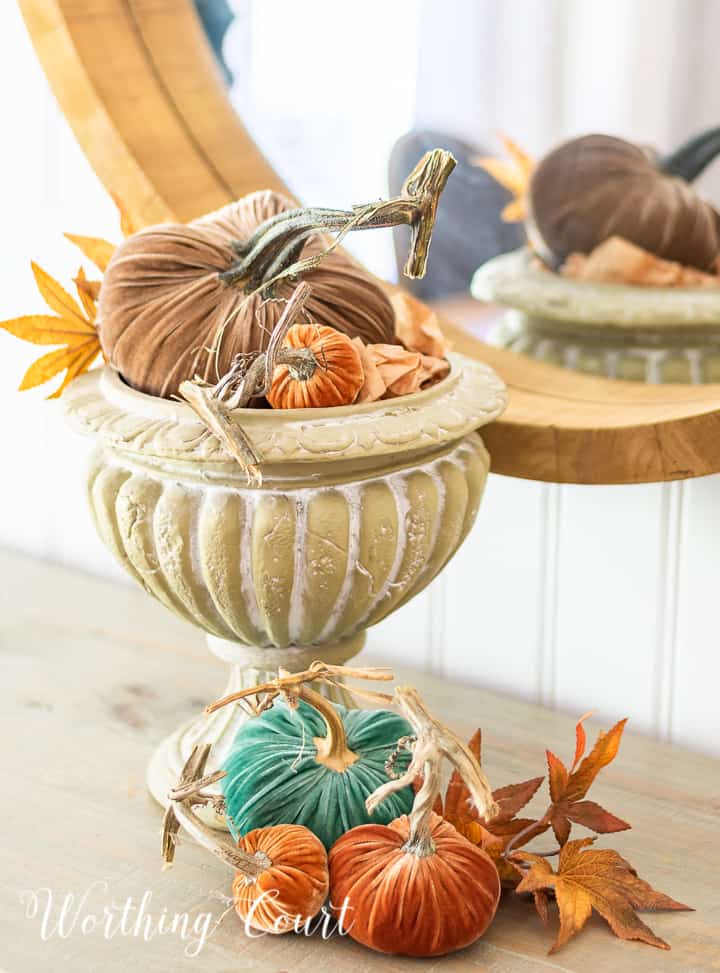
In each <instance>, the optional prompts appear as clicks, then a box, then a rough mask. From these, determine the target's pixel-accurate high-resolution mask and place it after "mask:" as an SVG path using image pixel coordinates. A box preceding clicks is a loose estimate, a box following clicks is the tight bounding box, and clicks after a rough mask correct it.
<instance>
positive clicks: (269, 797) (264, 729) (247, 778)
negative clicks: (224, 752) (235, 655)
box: [208, 670, 413, 848]
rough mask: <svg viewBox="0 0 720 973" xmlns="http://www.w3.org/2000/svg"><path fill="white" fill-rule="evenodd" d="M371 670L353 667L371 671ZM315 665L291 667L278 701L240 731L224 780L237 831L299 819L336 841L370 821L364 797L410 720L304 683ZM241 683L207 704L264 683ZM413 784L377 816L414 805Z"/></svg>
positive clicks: (382, 776)
mask: <svg viewBox="0 0 720 973" xmlns="http://www.w3.org/2000/svg"><path fill="white" fill-rule="evenodd" d="M369 671H371V670H353V672H355V673H356V672H369ZM314 678H316V675H315V673H314V672H312V671H311V672H308V673H297V674H295V675H293V676H290V675H288V676H287V680H292V681H291V682H288V681H287V680H286V681H285V682H284V683H283V679H282V677H281V678H280V679H279V680H278V681H277V686H279V687H280V691H279V692H276V696H280V698H279V699H276V701H275V704H274V705H273V706H272V708H269V709H265V710H264V711H263V712H261V713H260V715H258V716H257V717H256V718H254V719H251V720H248V722H247V723H245V724H244V725H243V726H241V728H240V730H239V731H238V733H237V736H236V738H235V742H234V745H233V749H232V751H231V753H230V756H229V757H228V758H227V760H226V761H225V764H224V766H223V769H224V770H225V772H226V773H225V776H224V777H223V779H222V782H221V788H222V792H223V794H224V797H225V814H226V817H227V821H228V826H229V828H230V830H231V832H232V833H233V834H235V835H240V834H245V833H246V832H247V831H249V830H251V829H253V828H258V827H266V826H269V825H274V824H281V823H288V824H301V825H304V826H305V827H307V828H309V829H310V830H311V831H312V832H313V833H314V834H316V835H317V836H318V838H320V840H321V841H322V842H323V844H324V845H325V846H326V847H327V848H329V847H330V845H332V843H333V842H334V841H335V839H336V838H338V837H339V836H340V835H341V834H344V832H346V831H347V830H348V829H349V828H353V827H355V825H358V824H362V823H363V822H367V821H370V820H371V819H370V815H369V813H368V811H367V809H366V807H365V802H366V800H367V798H368V797H369V795H370V794H372V793H373V791H374V790H375V789H376V788H377V787H378V786H379V785H380V784H382V783H383V782H384V781H386V780H387V771H386V769H385V764H386V761H387V760H388V758H389V757H390V755H391V753H392V752H393V750H394V749H395V745H396V742H397V740H398V737H401V736H403V735H405V734H407V733H409V732H410V725H409V724H408V722H407V721H406V720H405V719H404V718H403V717H402V716H401V715H400V714H398V713H394V712H392V711H390V710H361V709H348V708H347V707H345V706H341V705H338V704H335V703H332V702H331V701H330V700H328V699H326V698H325V697H324V696H321V695H320V694H319V693H317V692H315V691H314V690H312V689H310V688H309V687H308V686H307V685H305V681H310V680H311V679H314ZM268 687H270V688H271V689H276V687H275V686H273V684H265V685H263V686H259V687H254V688H252V689H250V690H241V691H240V692H239V693H235V694H233V695H231V696H227V697H226V698H225V699H223V700H220V701H219V703H217V704H213V706H211V707H208V710H209V711H210V712H212V711H213V710H214V709H217V708H218V706H219V705H224V704H225V703H227V702H230V701H233V700H236V699H240V698H243V697H244V696H248V695H250V694H254V693H262V692H263V691H264V690H266V689H268ZM412 802H413V793H412V790H411V788H410V787H403V788H398V789H397V791H396V792H395V793H393V794H392V795H391V796H390V798H389V800H388V802H387V804H386V805H385V806H384V807H383V808H382V809H381V810H380V811H379V813H378V816H377V819H378V820H380V821H383V822H385V821H391V820H392V819H393V818H395V817H397V816H398V815H401V814H405V813H406V812H407V811H409V810H410V808H411V806H412Z"/></svg>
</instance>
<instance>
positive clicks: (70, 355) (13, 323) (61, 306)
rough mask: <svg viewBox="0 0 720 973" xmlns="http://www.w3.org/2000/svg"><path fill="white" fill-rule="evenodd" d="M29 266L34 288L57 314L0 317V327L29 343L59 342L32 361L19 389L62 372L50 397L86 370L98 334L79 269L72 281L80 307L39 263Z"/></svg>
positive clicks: (95, 349) (92, 305)
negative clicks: (7, 318)
mask: <svg viewBox="0 0 720 973" xmlns="http://www.w3.org/2000/svg"><path fill="white" fill-rule="evenodd" d="M32 270H33V274H34V275H35V281H36V283H37V286H38V290H39V291H40V293H41V295H42V296H43V298H44V299H45V301H46V303H47V304H48V305H49V307H50V308H51V309H52V310H53V311H56V312H57V317H55V316H53V315H50V314H31V315H26V316H24V317H18V318H13V319H11V320H9V321H0V329H3V330H4V331H7V332H8V333H9V334H12V335H15V337H17V338H21V339H22V340H23V341H29V342H31V343H32V344H36V345H61V346H63V347H60V348H56V350H55V351H51V352H49V353H48V354H46V355H43V356H42V358H39V359H38V360H37V361H35V362H33V364H32V365H31V366H30V367H29V368H28V370H27V371H26V372H25V375H24V376H23V379H22V381H21V383H20V391H24V390H25V389H31V388H35V386H37V385H42V384H43V383H44V382H47V381H49V380H50V379H51V378H54V377H55V376H56V375H59V374H60V373H61V372H65V373H66V374H65V378H64V379H63V381H62V384H61V385H60V387H59V388H58V389H57V390H56V391H55V392H54V393H53V394H52V395H51V396H50V398H53V399H54V398H57V396H58V395H60V393H61V392H62V391H63V390H64V389H65V388H66V387H67V385H68V384H69V383H70V382H71V381H72V380H73V379H74V378H77V376H78V375H81V374H82V373H83V372H86V371H87V370H88V369H89V368H90V366H91V365H92V363H93V362H94V361H95V359H96V358H97V356H98V354H99V353H100V338H99V335H98V332H97V328H96V327H95V324H94V321H95V301H94V300H93V298H92V296H91V295H89V294H87V293H85V292H84V291H83V289H82V285H83V284H88V283H90V282H89V281H86V279H85V274H84V272H83V271H82V269H81V270H80V271H79V273H78V277H77V280H76V285H75V286H76V288H77V290H78V296H79V298H80V301H81V304H82V309H81V307H80V305H79V304H78V303H77V301H76V300H75V298H74V297H72V296H71V295H70V294H68V292H67V291H66V290H65V289H64V287H62V286H61V285H60V284H59V283H58V282H57V281H56V280H55V279H54V278H53V277H51V276H50V274H48V273H47V272H46V271H44V270H43V269H42V267H38V265H37V264H35V263H33V264H32ZM83 311H84V312H85V313H84V314H83Z"/></svg>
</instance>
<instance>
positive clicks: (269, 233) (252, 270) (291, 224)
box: [220, 149, 457, 292]
mask: <svg viewBox="0 0 720 973" xmlns="http://www.w3.org/2000/svg"><path fill="white" fill-rule="evenodd" d="M456 164H457V163H456V161H455V159H454V158H453V156H452V155H451V153H450V152H446V151H445V150H443V149H433V150H432V151H431V152H426V153H425V155H424V156H423V157H422V158H421V159H420V161H419V162H418V163H417V165H416V166H415V168H414V169H413V170H412V172H411V173H410V174H409V176H408V177H407V179H406V180H405V182H404V183H403V186H402V189H401V191H400V195H399V196H395V197H393V198H392V199H388V200H380V201H379V202H373V203H367V204H365V205H363V206H354V207H353V208H352V210H334V209H321V208H318V207H307V208H304V209H294V210H288V211H286V212H284V213H280V214H278V215H277V216H274V217H272V218H271V219H269V220H266V221H265V222H264V223H262V224H261V225H260V226H259V227H258V228H257V230H255V232H254V233H253V235H252V236H251V237H250V239H249V240H246V241H245V242H244V243H242V244H240V243H238V244H237V245H235V247H234V249H235V251H236V252H237V253H238V254H239V258H238V260H237V261H236V262H235V263H234V264H233V265H232V266H231V267H229V268H228V270H226V271H225V272H224V273H222V274H221V275H220V276H221V280H223V281H224V283H226V284H228V285H229V286H233V287H242V288H243V289H245V290H246V291H249V292H256V291H269V290H270V289H271V288H272V287H273V286H274V285H275V284H277V283H278V282H279V281H280V280H283V279H286V278H288V277H297V276H298V275H299V274H300V273H303V272H304V271H306V270H311V269H312V268H313V267H316V266H317V265H318V264H319V263H321V262H322V260H323V258H324V257H325V256H326V255H327V254H328V253H331V252H332V251H333V250H334V249H335V248H336V247H337V246H338V245H339V243H340V241H341V240H342V238H343V237H344V236H345V235H346V234H347V233H349V232H351V231H352V230H372V229H377V228H379V227H391V226H401V225H403V224H406V225H408V226H409V227H410V250H409V253H408V258H407V262H406V264H405V267H404V270H403V273H404V274H405V276H406V277H410V278H416V277H423V276H424V275H425V267H426V265H427V257H428V251H429V248H430V240H431V238H432V231H433V225H434V223H435V215H436V212H437V206H438V201H439V199H440V194H441V193H442V191H443V189H444V188H445V185H446V183H447V181H448V178H449V177H450V173H451V172H452V171H453V169H454V168H455V166H456ZM323 232H332V233H338V238H337V239H336V240H334V241H333V243H331V244H330V245H329V246H328V248H327V249H326V250H324V251H323V252H321V253H319V254H315V255H313V256H311V257H306V258H304V259H299V258H300V254H301V252H302V249H303V246H304V244H305V242H306V241H307V238H308V237H309V236H312V235H313V234H314V233H323Z"/></svg>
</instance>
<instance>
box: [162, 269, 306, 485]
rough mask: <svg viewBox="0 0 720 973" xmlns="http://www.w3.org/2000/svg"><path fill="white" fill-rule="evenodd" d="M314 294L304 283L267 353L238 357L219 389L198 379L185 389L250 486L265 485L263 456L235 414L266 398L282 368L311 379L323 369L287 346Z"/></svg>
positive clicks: (184, 393)
mask: <svg viewBox="0 0 720 973" xmlns="http://www.w3.org/2000/svg"><path fill="white" fill-rule="evenodd" d="M309 296H310V285H309V284H306V283H305V282H302V283H300V284H298V286H297V287H296V288H295V290H294V291H293V293H292V294H291V295H290V298H289V299H288V302H287V304H286V305H285V309H284V310H283V313H282V315H281V316H280V319H279V321H278V323H277V324H276V325H275V327H274V328H273V333H272V335H271V336H270V342H269V344H268V347H267V349H266V350H265V351H263V352H260V353H259V354H257V355H256V356H254V357H251V358H239V359H237V360H236V361H235V362H234V363H233V365H232V366H231V367H230V369H229V370H228V372H227V373H226V374H225V375H223V376H222V378H221V379H220V381H219V382H217V383H216V384H215V385H206V384H205V383H204V382H202V380H200V379H197V378H196V379H193V380H192V381H189V380H188V381H185V382H183V383H182V384H181V385H180V390H179V391H180V395H181V396H182V397H183V399H185V401H186V402H187V403H188V405H189V406H190V408H191V409H193V411H194V412H195V413H196V414H197V415H198V416H199V417H200V419H201V420H202V422H203V423H204V424H205V426H206V427H207V428H208V429H209V430H210V432H211V433H213V434H214V435H215V436H217V438H218V439H219V440H220V442H221V443H222V444H223V446H224V447H225V449H226V450H227V451H228V453H229V454H230V455H231V456H232V457H233V459H235V460H236V461H237V462H238V463H239V464H240V466H241V467H242V469H243V470H244V471H245V473H246V475H247V478H248V483H249V484H251V485H256V486H260V485H261V483H262V474H261V473H260V469H259V466H260V457H259V456H258V455H257V452H256V451H255V447H254V446H253V445H252V443H251V442H250V440H249V439H248V437H247V435H246V434H245V432H244V431H243V429H242V427H241V426H240V424H239V423H238V421H237V419H235V418H233V416H232V412H233V410H234V409H241V408H244V407H245V406H246V405H247V404H248V402H250V400H251V399H254V398H256V397H257V396H262V395H267V393H268V392H269V391H270V384H271V382H272V376H273V372H274V371H275V366H276V365H277V364H287V365H290V366H291V367H296V368H298V369H301V370H303V373H304V374H307V376H308V377H309V376H310V375H312V372H313V371H314V370H315V368H317V367H318V365H319V363H318V362H317V360H316V359H315V356H314V354H313V352H312V350H311V349H309V348H298V349H288V348H283V347H282V343H283V341H284V339H285V336H286V334H287V333H288V330H289V329H290V327H291V326H292V325H293V324H294V323H295V321H296V320H297V318H298V316H299V315H300V313H301V312H302V310H303V308H304V307H305V304H306V303H307V299H308V297H309Z"/></svg>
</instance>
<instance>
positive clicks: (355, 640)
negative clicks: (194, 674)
mask: <svg viewBox="0 0 720 973" xmlns="http://www.w3.org/2000/svg"><path fill="white" fill-rule="evenodd" d="M207 641H208V646H209V648H210V651H211V652H212V653H213V655H215V656H217V657H218V658H220V659H222V660H223V661H224V662H227V663H229V664H230V667H231V668H230V677H229V679H228V682H227V685H226V686H225V689H224V690H223V692H222V693H220V694H219V695H218V698H220V697H221V696H228V695H230V693H235V692H238V690H240V689H246V688H249V687H251V686H258V685H260V684H261V683H264V682H267V681H268V680H270V679H274V678H275V677H276V676H277V670H278V666H283V667H284V668H286V669H288V670H289V671H290V672H297V671H299V670H302V669H307V668H308V667H309V666H310V664H311V663H312V662H314V661H315V660H316V659H322V661H323V662H329V663H331V664H333V665H345V664H346V663H347V662H349V660H350V659H352V658H353V657H354V656H355V655H357V654H358V652H359V651H360V650H361V649H362V647H363V644H364V642H365V633H364V632H360V633H358V634H357V635H355V636H353V637H352V638H349V639H345V640H343V641H342V642H339V643H337V644H335V645H312V646H290V647H288V648H283V649H264V648H255V647H254V646H250V645H243V644H241V643H239V642H230V641H227V640H225V639H220V638H216V637H215V636H212V635H209V636H208V637H207ZM316 688H317V689H318V691H319V692H321V693H322V694H323V695H324V696H327V697H328V698H329V699H332V700H333V702H335V703H342V704H343V705H345V706H353V705H355V704H354V703H353V697H352V696H351V695H350V694H349V693H346V692H343V691H342V690H340V691H338V690H335V689H333V688H332V687H329V686H328V687H323V686H321V685H320V686H318V687H316ZM211 702H213V700H211V699H209V700H208V703H211ZM250 718H251V717H250V715H249V712H248V709H247V708H246V707H244V706H242V705H241V704H240V703H230V704H229V705H228V706H225V707H223V708H222V709H220V710H218V711H217V712H215V713H211V714H210V715H209V716H208V715H207V714H205V713H200V714H199V715H198V716H196V717H193V719H191V720H188V721H187V722H186V723H184V724H183V725H182V726H181V727H179V728H178V729H177V730H175V732H174V733H171V734H170V736H168V737H166V738H165V739H164V740H163V742H162V743H161V744H160V746H159V747H158V748H157V750H156V751H155V753H154V754H153V755H152V757H151V759H150V763H149V764H148V769H147V777H146V779H147V786H148V790H149V791H150V793H151V794H152V796H153V797H154V798H155V800H156V801H157V802H158V803H159V804H161V805H162V806H163V807H167V805H168V803H169V802H168V798H167V795H168V792H169V791H170V790H171V789H172V788H173V787H175V786H176V784H177V782H178V780H179V778H180V772H181V771H182V768H183V766H184V764H185V761H186V760H187V759H188V757H189V756H190V754H191V752H192V750H193V747H194V746H195V745H196V744H198V743H211V744H212V753H211V755H210V760H209V761H208V765H207V768H206V773H208V774H209V773H212V772H213V771H214V770H217V769H218V768H219V767H221V766H222V765H223V763H224V762H225V759H226V757H227V756H228V754H229V752H230V749H231V747H232V745H233V742H234V740H235V736H236V734H237V732H238V730H239V729H240V727H241V726H242V725H243V723H245V722H246V721H247V720H248V719H250ZM208 790H209V791H215V793H219V791H220V788H219V786H218V785H215V786H214V787H211V788H208ZM196 812H197V814H198V815H200V817H202V818H203V820H204V821H205V822H206V823H207V824H209V825H211V826H212V827H215V828H221V829H226V825H225V820H224V818H222V817H220V816H219V815H217V814H216V813H215V811H214V810H213V809H212V808H211V807H205V808H196Z"/></svg>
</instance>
